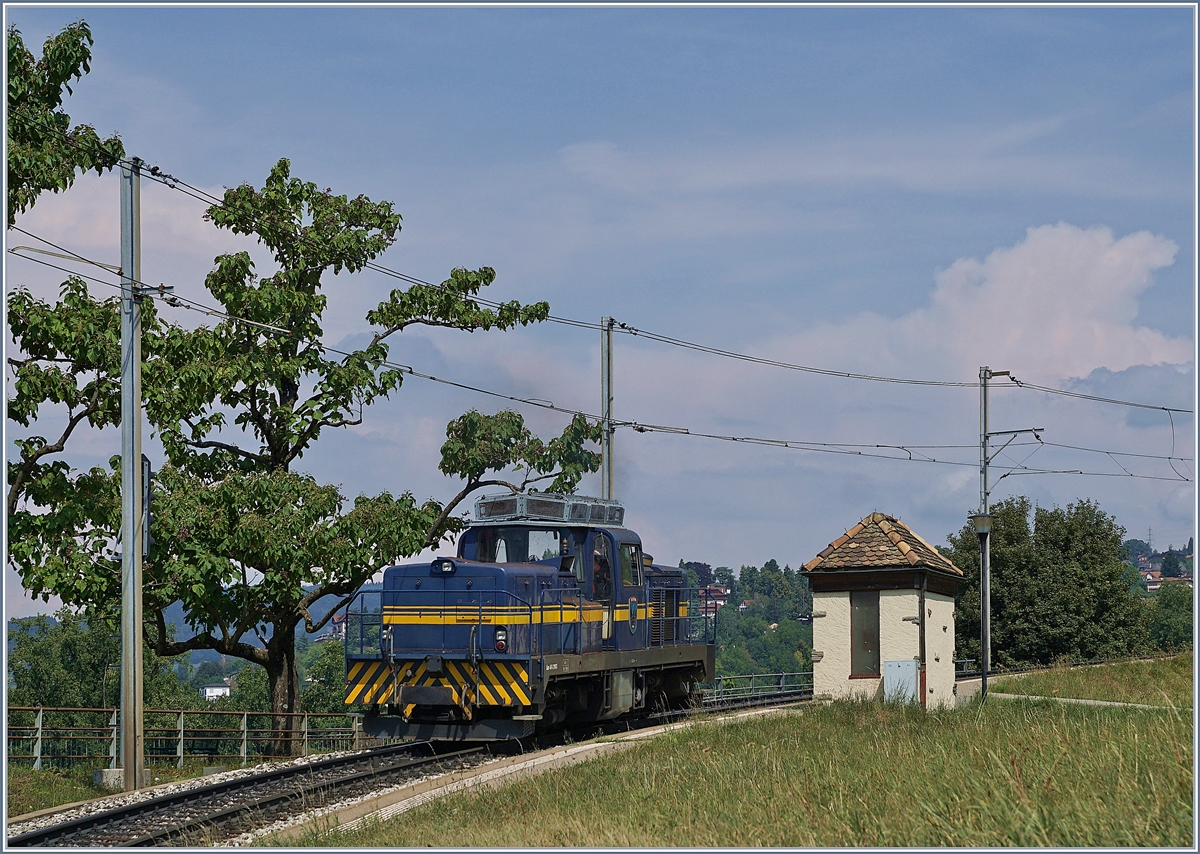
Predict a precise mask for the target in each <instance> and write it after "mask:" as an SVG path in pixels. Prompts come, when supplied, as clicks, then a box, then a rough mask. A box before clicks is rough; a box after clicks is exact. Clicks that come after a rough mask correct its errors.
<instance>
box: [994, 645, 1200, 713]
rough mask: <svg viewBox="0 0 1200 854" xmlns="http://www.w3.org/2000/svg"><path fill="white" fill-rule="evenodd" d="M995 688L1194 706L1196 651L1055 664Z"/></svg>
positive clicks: (1039, 694) (1001, 681) (1040, 694)
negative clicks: (1085, 664)
mask: <svg viewBox="0 0 1200 854" xmlns="http://www.w3.org/2000/svg"><path fill="white" fill-rule="evenodd" d="M989 687H992V686H989ZM994 690H996V691H999V692H1001V693H1004V694H1024V695H1027V696H1036V697H1071V698H1075V699H1080V700H1114V701H1116V702H1120V703H1144V704H1146V705H1151V706H1175V707H1176V708H1180V709H1190V708H1192V699H1193V696H1194V687H1193V681H1192V654H1191V653H1188V654H1187V655H1177V656H1174V657H1172V658H1160V659H1156V660H1154V661H1122V662H1117V663H1113V664H1098V665H1096V666H1094V667H1055V668H1053V669H1052V670H1046V671H1043V672H1040V673H1030V674H1027V675H1025V676H1020V677H1012V678H1007V679H1006V678H1000V679H997V680H996V682H995V683H994Z"/></svg>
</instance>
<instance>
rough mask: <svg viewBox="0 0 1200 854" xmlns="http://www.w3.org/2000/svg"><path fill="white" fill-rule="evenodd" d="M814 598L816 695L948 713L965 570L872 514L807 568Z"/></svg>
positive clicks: (885, 517)
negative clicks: (900, 702)
mask: <svg viewBox="0 0 1200 854" xmlns="http://www.w3.org/2000/svg"><path fill="white" fill-rule="evenodd" d="M804 575H805V577H806V578H808V582H809V585H810V586H811V588H812V594H813V656H812V657H813V695H814V697H816V698H817V699H823V698H826V699H836V698H842V697H863V698H883V697H887V698H888V699H898V700H909V701H912V702H919V703H920V704H921V705H922V706H923V707H926V708H937V707H943V706H946V707H953V706H954V703H955V690H954V596H955V594H956V593H957V592H958V584H959V581H960V580H961V579H962V575H963V573H962V570H960V569H959V568H958V567H956V566H955V565H954V564H953V563H951V562H950V561H949V560H947V559H946V558H945V557H943V556H942V555H941V554H940V553H939V552H938V550H937V549H935V548H934V547H933V546H931V545H929V543H927V542H925V540H923V539H921V537H920V536H918V535H917V534H916V533H915V532H914V531H913V530H912V529H911V528H909V527H908V526H907V525H905V524H904V523H903V522H901V521H900V520H898V519H895V518H893V517H891V516H888V515H886V514H884V513H872V514H871V515H869V516H867V517H866V518H865V519H863V520H862V521H861V522H859V523H858V524H857V525H855V526H854V527H853V528H851V529H850V530H848V531H847V532H846V533H845V534H843V535H842V536H840V537H838V538H837V539H836V540H834V541H833V542H832V543H830V544H829V546H828V547H827V548H825V549H823V550H822V551H821V553H820V554H818V555H817V556H816V557H815V558H813V559H812V560H811V561H809V562H808V563H806V564H805V565H804Z"/></svg>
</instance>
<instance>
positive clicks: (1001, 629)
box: [946, 497, 1146, 667]
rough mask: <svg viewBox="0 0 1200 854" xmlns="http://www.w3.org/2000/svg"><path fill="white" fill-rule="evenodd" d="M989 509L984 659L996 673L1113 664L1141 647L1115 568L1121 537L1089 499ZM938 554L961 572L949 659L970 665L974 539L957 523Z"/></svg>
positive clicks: (975, 653)
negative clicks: (987, 652)
mask: <svg viewBox="0 0 1200 854" xmlns="http://www.w3.org/2000/svg"><path fill="white" fill-rule="evenodd" d="M1031 509H1032V508H1031V506H1030V501H1029V499H1028V498H1024V497H1019V498H1009V499H1005V500H1004V501H1002V502H1000V503H999V504H997V505H995V506H994V507H993V508H992V513H993V514H994V515H995V516H996V521H995V522H994V523H993V524H992V533H991V543H990V550H991V578H992V655H993V664H994V665H995V666H999V667H1016V666H1021V665H1028V664H1050V663H1052V662H1054V661H1056V660H1058V659H1060V658H1067V659H1070V660H1072V661H1086V660H1095V659H1110V658H1120V657H1126V656H1130V655H1133V654H1136V653H1137V652H1139V651H1140V650H1142V649H1143V648H1144V646H1145V642H1146V622H1145V616H1146V615H1145V609H1144V607H1143V606H1142V603H1141V601H1140V600H1139V599H1138V597H1136V596H1135V595H1134V594H1132V593H1131V592H1130V585H1129V582H1128V580H1127V579H1126V578H1125V574H1124V572H1125V567H1124V566H1123V565H1122V563H1121V556H1122V553H1123V546H1122V538H1123V537H1124V534H1125V530H1124V529H1123V528H1122V527H1121V526H1120V525H1118V524H1117V522H1116V520H1115V519H1114V518H1113V517H1112V516H1110V515H1108V514H1107V513H1105V512H1103V511H1102V510H1101V509H1100V508H1099V506H1098V505H1097V504H1096V503H1095V502H1094V501H1089V500H1082V501H1079V502H1076V503H1074V504H1069V505H1067V507H1066V509H1062V508H1058V507H1055V508H1052V509H1047V508H1044V507H1039V508H1038V509H1037V511H1036V513H1034V514H1033V525H1032V526H1031V525H1030V518H1029V517H1030V511H1031ZM947 539H948V541H949V543H950V548H949V549H948V550H947V551H946V556H947V557H948V558H950V560H952V561H953V562H954V564H955V566H957V567H959V568H960V569H962V570H963V573H964V576H965V577H964V581H963V584H962V585H960V588H959V594H958V598H957V600H956V603H955V620H954V623H955V645H956V651H955V658H973V659H975V660H976V661H978V660H979V658H980V655H979V538H978V535H977V534H976V533H975V531H974V529H973V528H972V527H971V526H969V525H964V526H963V528H962V529H961V530H960V531H959V532H958V533H957V534H951V535H950V536H949V537H947Z"/></svg>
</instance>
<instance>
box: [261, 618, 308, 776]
mask: <svg viewBox="0 0 1200 854" xmlns="http://www.w3.org/2000/svg"><path fill="white" fill-rule="evenodd" d="M267 683H268V685H269V686H270V689H271V713H272V719H271V740H270V741H269V742H268V748H269V750H268V752H269V753H270V755H272V756H291V755H292V754H293V752H294V751H295V748H296V744H297V742H296V737H295V733H296V718H295V717H294V713H295V712H297V711H299V708H300V677H299V674H298V673H297V671H296V627H295V626H294V625H293V626H287V627H284V626H281V625H279V624H278V623H276V624H275V633H274V635H272V637H271V640H270V641H268V643H267Z"/></svg>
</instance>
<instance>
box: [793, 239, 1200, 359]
mask: <svg viewBox="0 0 1200 854" xmlns="http://www.w3.org/2000/svg"><path fill="white" fill-rule="evenodd" d="M1177 251H1178V246H1176V245H1175V243H1173V242H1172V241H1170V240H1167V239H1166V238H1163V237H1160V236H1155V235H1151V234H1149V233H1147V232H1138V233H1136V234H1130V235H1127V236H1125V237H1122V238H1120V239H1114V237H1113V233H1112V230H1111V229H1109V228H1106V227H1096V228H1088V229H1083V228H1078V227H1076V226H1073V225H1069V224H1067V223H1059V224H1058V225H1047V226H1041V227H1038V228H1030V229H1029V230H1028V232H1027V234H1026V237H1025V239H1024V240H1023V241H1021V242H1020V243H1018V244H1016V245H1015V246H1012V247H1005V248H1000V249H997V250H995V251H994V252H992V253H991V254H990V255H989V256H988V257H987V258H986V259H984V260H983V261H979V260H977V259H973V258H964V259H959V260H958V261H955V262H954V263H953V264H952V265H951V266H950V267H949V268H948V269H946V270H944V271H943V272H941V273H939V274H938V276H937V279H936V287H935V288H934V291H933V293H932V295H931V297H930V300H929V305H928V306H926V307H923V308H920V309H918V310H916V311H913V312H910V313H909V314H906V315H903V316H901V317H899V318H896V319H894V320H893V319H890V318H887V317H884V316H882V315H879V314H874V313H869V314H862V315H859V316H857V317H855V318H852V319H850V320H848V321H846V322H844V323H839V324H824V325H821V326H819V327H817V328H815V329H813V330H810V331H807V332H804V333H801V334H799V335H797V336H794V337H792V338H791V339H790V340H787V341H781V342H779V344H778V345H777V346H775V347H773V348H772V349H773V350H776V351H777V352H782V353H786V354H787V355H789V356H792V357H796V358H797V360H799V361H804V360H805V359H807V360H808V362H809V363H814V362H816V363H820V364H824V365H827V366H829V365H831V363H832V364H833V365H837V366H839V367H844V368H845V369H847V370H858V371H870V372H873V373H891V374H896V373H897V372H900V373H904V374H907V375H910V376H911V375H913V374H914V373H915V372H916V370H917V369H918V368H920V369H921V370H923V371H924V374H925V375H926V376H932V377H940V378H946V379H967V380H969V379H970V378H971V377H972V376H974V374H975V372H976V368H977V367H978V366H979V365H988V364H990V365H992V366H993V367H994V368H997V369H1000V368H1004V369H1008V370H1011V371H1012V372H1013V373H1014V374H1017V375H1018V376H1020V377H1022V378H1026V379H1029V380H1030V381H1037V382H1060V381H1062V380H1064V379H1066V378H1069V377H1081V376H1086V375H1087V374H1089V373H1090V372H1091V371H1093V370H1094V369H1096V368H1107V369H1109V370H1110V371H1120V370H1124V369H1125V368H1128V367H1130V366H1132V365H1152V364H1158V363H1162V362H1169V363H1173V364H1180V363H1184V362H1188V361H1190V359H1191V352H1192V342H1190V341H1188V340H1186V339H1183V338H1170V337H1168V336H1166V335H1164V334H1162V333H1161V332H1158V331H1156V330H1152V329H1147V328H1145V327H1138V326H1134V325H1133V320H1134V318H1135V317H1136V316H1137V310H1138V297H1139V296H1140V295H1141V294H1142V292H1143V291H1145V289H1146V288H1147V287H1149V286H1150V284H1151V282H1152V274H1153V272H1154V271H1155V270H1157V269H1160V268H1162V267H1165V266H1167V265H1169V264H1171V263H1172V262H1173V260H1174V257H1175V254H1176V252H1177Z"/></svg>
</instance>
